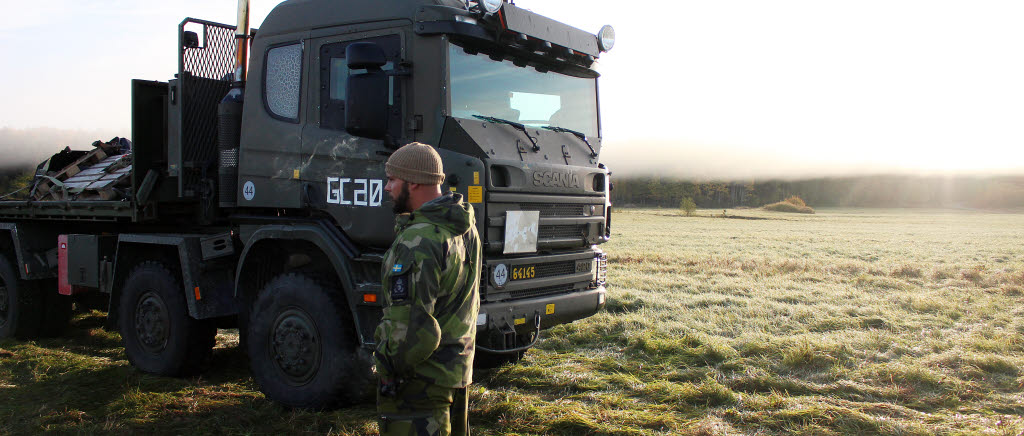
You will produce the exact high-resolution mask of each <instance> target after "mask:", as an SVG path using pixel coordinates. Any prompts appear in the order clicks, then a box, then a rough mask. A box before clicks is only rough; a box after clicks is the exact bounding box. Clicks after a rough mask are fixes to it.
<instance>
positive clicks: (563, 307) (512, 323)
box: [477, 286, 607, 334]
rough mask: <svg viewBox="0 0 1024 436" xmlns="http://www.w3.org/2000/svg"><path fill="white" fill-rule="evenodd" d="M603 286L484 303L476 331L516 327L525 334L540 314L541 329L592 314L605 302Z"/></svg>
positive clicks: (532, 326) (516, 329)
mask: <svg viewBox="0 0 1024 436" xmlns="http://www.w3.org/2000/svg"><path fill="white" fill-rule="evenodd" d="M606 294H607V290H606V289H605V287H604V286H598V287H597V288H593V289H588V290H584V291H577V292H571V293H568V294H559V295H551V296H547V297H538V298H531V299H527V300H516V301H508V302H498V303H484V304H482V305H481V306H480V316H479V317H477V332H478V334H484V333H486V332H489V331H494V330H507V329H513V330H515V331H516V333H519V334H523V333H529V332H531V331H533V330H534V329H535V328H536V326H535V324H534V320H535V318H536V317H540V328H541V329H546V328H550V327H553V326H556V325H558V324H565V323H568V322H573V321H576V320H578V319H583V318H586V317H588V316H591V315H593V314H595V313H597V312H598V311H600V310H601V308H602V307H604V305H605V301H606Z"/></svg>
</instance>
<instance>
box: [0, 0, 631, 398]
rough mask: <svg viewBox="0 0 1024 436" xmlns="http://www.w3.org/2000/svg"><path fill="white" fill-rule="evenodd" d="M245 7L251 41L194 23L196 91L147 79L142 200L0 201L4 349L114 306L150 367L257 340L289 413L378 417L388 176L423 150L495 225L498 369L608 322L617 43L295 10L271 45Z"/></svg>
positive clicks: (184, 55)
mask: <svg viewBox="0 0 1024 436" xmlns="http://www.w3.org/2000/svg"><path fill="white" fill-rule="evenodd" d="M239 9H240V11H239V23H238V25H237V26H228V25H223V24H218V23H213V22H209V21H204V20H198V19H191V18H189V19H186V20H184V21H183V22H182V23H181V24H180V26H179V28H178V35H179V45H178V46H179V51H178V56H179V58H178V61H179V63H178V73H177V74H176V75H175V77H174V78H173V79H171V80H169V81H167V82H155V81H144V80H134V81H133V82H132V84H131V86H132V98H131V104H132V137H131V139H132V144H131V151H130V156H131V159H130V165H129V166H127V167H124V168H122V169H121V170H120V171H123V172H124V174H126V175H125V176H124V180H125V182H124V183H125V188H124V189H122V190H121V191H119V192H114V193H113V194H111V195H108V196H103V195H100V196H96V195H94V196H85V195H82V193H81V192H76V191H73V190H66V192H62V193H61V195H59V196H53V195H50V196H47V197H43V198H41V199H40V198H35V197H33V198H30V199H28V200H17V201H0V253H2V255H0V337H18V338H32V337H35V336H47V335H57V334H60V333H61V332H62V331H63V330H64V328H65V326H66V325H67V323H68V319H69V314H70V313H71V307H72V304H78V305H80V306H82V307H96V308H100V309H102V310H104V311H106V313H107V326H108V328H111V329H117V330H119V331H120V334H121V336H122V338H123V343H124V348H125V351H126V354H127V357H128V360H129V361H130V362H131V364H132V365H134V366H135V367H137V368H138V369H139V370H141V371H145V372H148V373H153V374H160V375H169V376H177V375H183V374H194V373H196V372H198V371H200V370H201V369H202V368H203V366H204V363H206V362H207V361H208V359H209V357H210V355H211V348H212V346H213V345H214V337H215V334H216V332H217V329H218V328H234V327H237V328H238V329H239V332H240V333H239V335H240V342H241V344H242V345H241V346H243V347H244V348H245V350H246V352H247V354H248V356H249V360H250V362H251V370H252V373H253V375H254V378H255V379H256V381H257V382H258V384H259V386H260V388H261V390H262V391H263V392H264V393H265V394H266V395H267V397H269V398H270V399H272V400H276V401H279V402H281V403H284V404H286V405H289V406H294V407H304V408H324V407H331V406H336V405H341V404H345V403H351V402H355V401H359V400H360V399H361V398H363V395H364V393H365V392H367V387H368V386H369V385H370V383H371V381H372V374H371V368H370V363H369V362H370V359H369V357H370V355H371V352H372V349H373V347H374V345H375V344H374V338H373V333H374V329H375V327H376V325H377V324H378V322H379V319H380V317H381V313H382V308H381V302H382V296H381V295H380V292H381V286H380V283H381V262H382V255H383V253H384V251H385V250H386V249H387V247H388V246H389V244H390V243H391V241H392V240H393V237H394V228H393V226H394V216H393V211H392V208H391V206H392V202H391V201H390V199H389V198H387V196H386V195H385V194H384V193H383V187H384V184H385V183H386V179H387V177H386V175H385V172H384V162H385V161H386V160H387V158H388V156H389V155H390V154H391V153H392V152H393V151H394V150H396V149H397V148H398V147H400V146H402V145H404V144H406V143H409V142H412V141H419V142H423V143H426V144H430V145H432V146H434V147H436V148H437V150H438V151H439V153H440V154H441V156H442V158H443V161H444V167H445V171H446V179H445V182H444V185H443V189H444V190H446V191H448V190H450V191H452V192H456V193H458V194H461V195H463V196H464V197H465V199H466V201H468V202H469V203H471V204H472V205H473V207H474V209H475V212H476V216H477V226H478V230H479V232H480V235H482V239H483V246H484V251H485V255H484V268H483V273H482V275H481V277H480V289H481V300H482V302H481V303H482V304H481V310H480V316H479V318H478V319H477V325H478V337H477V347H478V354H477V355H478V361H479V362H480V364H482V365H494V364H498V363H502V362H514V361H516V360H518V359H519V358H521V357H522V355H523V353H524V352H525V351H526V350H527V349H528V348H530V347H531V346H533V345H534V344H535V343H536V341H537V339H538V338H539V337H540V334H541V331H542V330H544V329H546V328H549V327H551V326H554V325H558V324H562V323H568V322H571V321H574V320H578V319H581V318H584V317H587V316H590V315H592V314H594V313H596V312H597V311H599V310H600V309H601V307H602V306H603V305H604V304H605V293H606V291H605V277H606V268H607V261H606V256H605V255H604V254H603V252H602V251H601V250H600V249H599V248H598V245H599V244H601V243H603V242H605V241H607V240H608V238H609V236H610V224H611V221H610V219H611V204H610V202H609V196H608V194H609V172H608V170H607V169H606V168H605V167H604V165H603V164H601V163H600V162H599V156H600V151H601V124H600V117H599V114H600V112H599V108H598V83H597V79H598V76H599V74H598V73H597V72H596V71H595V70H594V63H595V62H596V60H597V58H598V57H599V55H600V54H601V53H603V52H605V51H607V50H609V49H610V48H611V46H612V45H613V43H614V31H613V30H612V29H611V28H610V27H607V26H606V27H605V28H604V29H602V31H601V33H600V34H598V35H595V34H591V33H587V32H584V31H581V30H578V29H576V28H573V27H570V26H568V25H565V24H562V23H560V22H558V21H555V20H553V19H550V18H546V17H544V16H542V15H539V14H537V13H534V12H531V11H528V10H525V9H522V8H519V7H517V6H515V5H514V4H512V3H503V2H502V1H501V0H480V1H478V2H477V1H460V0H394V1H390V2H387V3H386V6H383V4H382V3H381V2H378V1H374V0H288V1H285V2H283V3H281V4H280V5H278V6H277V7H275V8H274V9H273V11H272V12H271V13H270V14H269V15H268V16H267V18H266V20H265V21H264V22H263V24H262V26H260V28H259V29H258V30H254V29H250V28H249V24H248V2H247V0H241V1H240V7H239ZM250 51H251V57H250V56H249V54H248V52H250ZM57 158H58V156H55V157H54V159H51V161H50V164H49V166H50V168H44V167H45V166H46V165H44V166H41V168H40V172H41V174H43V176H42V177H44V178H45V177H49V178H50V179H52V178H53V177H50V176H52V175H53V174H54V173H53V171H52V170H55V169H59V168H53V165H54V162H55V159H56V161H59V160H60V159H57ZM47 169H49V170H51V171H49V172H47V171H46V170H47ZM129 173H130V176H128V175H127V174H129ZM65 188H66V187H65ZM50 189H56V190H60V189H62V187H61V186H57V185H53V186H51V187H50Z"/></svg>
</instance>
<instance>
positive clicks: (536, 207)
mask: <svg viewBox="0 0 1024 436" xmlns="http://www.w3.org/2000/svg"><path fill="white" fill-rule="evenodd" d="M604 209H605V204H604V198H601V197H581V196H564V197H554V196H549V195H534V194H511V193H492V194H491V195H489V196H488V202H487V217H488V221H487V223H488V224H487V228H486V229H485V231H484V238H485V239H484V240H485V241H486V242H487V251H488V252H490V253H501V252H502V251H503V247H504V243H505V217H506V214H507V213H508V212H510V211H537V212H539V214H540V226H539V228H538V229H537V249H538V251H543V250H558V249H578V248H583V247H586V246H589V245H593V244H597V243H600V239H601V238H602V237H603V236H604V225H605V219H604Z"/></svg>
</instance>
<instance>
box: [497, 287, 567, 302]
mask: <svg viewBox="0 0 1024 436" xmlns="http://www.w3.org/2000/svg"><path fill="white" fill-rule="evenodd" d="M574 288H575V286H574V285H573V284H572V283H566V284H563V285H554V286H545V287H543V288H534V289H523V290H521V291H512V292H510V293H509V296H510V297H512V299H514V300H518V299H520V298H534V297H542V296H545V295H555V294H564V293H566V292H572V290H573V289H574Z"/></svg>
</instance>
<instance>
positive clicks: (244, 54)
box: [217, 0, 249, 208]
mask: <svg viewBox="0 0 1024 436" xmlns="http://www.w3.org/2000/svg"><path fill="white" fill-rule="evenodd" d="M235 42H236V43H237V44H238V52H237V53H236V57H235V80H234V82H233V83H232V84H231V91H228V95H225V96H224V99H223V100H221V102H220V106H219V107H218V108H217V149H218V151H219V152H220V168H219V169H218V171H217V179H218V180H217V185H218V192H217V194H218V198H219V203H220V207H224V208H233V207H235V206H237V205H238V147H239V146H240V145H241V143H242V108H243V106H244V105H243V103H244V99H245V73H246V69H247V67H248V63H249V0H238V28H237V29H236V30H235Z"/></svg>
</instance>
